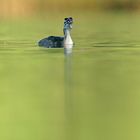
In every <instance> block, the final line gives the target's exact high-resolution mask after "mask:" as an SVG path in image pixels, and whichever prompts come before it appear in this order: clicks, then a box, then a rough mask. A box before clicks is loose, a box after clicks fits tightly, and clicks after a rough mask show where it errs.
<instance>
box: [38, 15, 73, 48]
mask: <svg viewBox="0 0 140 140" xmlns="http://www.w3.org/2000/svg"><path fill="white" fill-rule="evenodd" d="M72 23H73V18H72V17H69V18H65V19H64V28H63V32H64V37H60V36H49V37H47V38H44V39H41V40H40V41H39V42H38V45H39V46H41V47H46V48H63V47H65V46H66V45H73V41H72V39H71V36H70V30H71V29H72Z"/></svg>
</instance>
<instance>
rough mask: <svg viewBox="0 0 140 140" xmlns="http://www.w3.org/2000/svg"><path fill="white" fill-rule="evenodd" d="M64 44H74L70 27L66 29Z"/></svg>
mask: <svg viewBox="0 0 140 140" xmlns="http://www.w3.org/2000/svg"><path fill="white" fill-rule="evenodd" d="M64 45H73V41H72V38H71V35H70V31H69V30H68V29H66V30H64Z"/></svg>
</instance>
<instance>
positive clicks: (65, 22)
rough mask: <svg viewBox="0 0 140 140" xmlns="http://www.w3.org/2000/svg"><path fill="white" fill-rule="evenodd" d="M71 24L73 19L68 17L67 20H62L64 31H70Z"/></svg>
mask: <svg viewBox="0 0 140 140" xmlns="http://www.w3.org/2000/svg"><path fill="white" fill-rule="evenodd" d="M72 23H73V18H72V17H69V18H65V19H64V29H68V30H70V29H72Z"/></svg>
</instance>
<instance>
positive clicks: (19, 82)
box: [0, 13, 140, 140]
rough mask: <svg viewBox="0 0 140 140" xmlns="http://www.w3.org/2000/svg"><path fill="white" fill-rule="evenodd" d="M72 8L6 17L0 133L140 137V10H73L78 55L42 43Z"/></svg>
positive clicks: (101, 139) (113, 139)
mask: <svg viewBox="0 0 140 140" xmlns="http://www.w3.org/2000/svg"><path fill="white" fill-rule="evenodd" d="M64 16H66V15H59V16H56V15H55V16H54V17H53V16H52V17H45V16H44V17H38V18H36V17H35V18H33V19H22V20H21V19H20V20H1V21H0V36H1V38H0V114H1V115H0V139H1V140H139V139H140V134H139V130H140V28H139V26H140V16H139V14H136V13H131V14H127V13H114V14H91V13H90V14H88V13H85V14H83V15H82V14H81V15H80V17H79V16H78V14H72V15H70V16H73V18H74V19H75V21H74V25H73V30H72V38H73V41H74V42H75V46H74V48H73V53H72V55H70V56H65V55H64V50H63V49H46V48H40V47H38V46H37V42H38V40H39V39H41V38H44V37H46V36H49V35H60V36H62V35H63V31H62V29H63V18H64Z"/></svg>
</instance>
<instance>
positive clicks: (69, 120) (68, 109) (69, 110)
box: [64, 48, 74, 140]
mask: <svg viewBox="0 0 140 140" xmlns="http://www.w3.org/2000/svg"><path fill="white" fill-rule="evenodd" d="M64 52H65V117H66V129H65V130H66V132H65V135H66V139H67V140H71V139H73V131H74V130H73V125H72V124H73V119H74V116H73V114H74V112H73V91H72V90H73V88H72V87H73V81H72V77H73V76H72V73H73V72H72V48H64Z"/></svg>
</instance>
